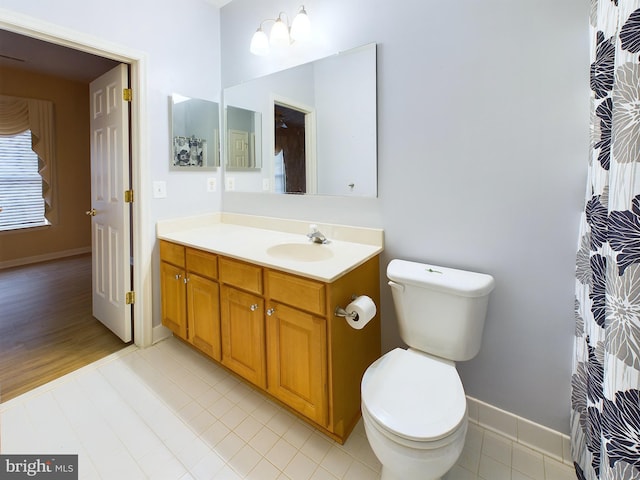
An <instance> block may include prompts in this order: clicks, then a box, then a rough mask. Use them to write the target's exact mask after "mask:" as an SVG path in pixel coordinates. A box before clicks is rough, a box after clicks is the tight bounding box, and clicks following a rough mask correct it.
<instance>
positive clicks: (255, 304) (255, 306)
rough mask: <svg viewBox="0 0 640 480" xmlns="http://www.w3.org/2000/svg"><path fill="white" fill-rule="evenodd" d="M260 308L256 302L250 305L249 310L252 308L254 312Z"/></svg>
mask: <svg viewBox="0 0 640 480" xmlns="http://www.w3.org/2000/svg"><path fill="white" fill-rule="evenodd" d="M257 309H258V304H257V303H254V304H252V305H251V306H250V307H249V310H251V311H252V312H255V311H256V310H257Z"/></svg>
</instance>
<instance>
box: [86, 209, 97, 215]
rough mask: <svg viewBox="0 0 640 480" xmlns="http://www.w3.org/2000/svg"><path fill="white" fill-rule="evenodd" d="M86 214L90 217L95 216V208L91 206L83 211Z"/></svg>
mask: <svg viewBox="0 0 640 480" xmlns="http://www.w3.org/2000/svg"><path fill="white" fill-rule="evenodd" d="M84 213H85V214H86V215H89V216H90V217H95V216H96V209H95V208H92V209H91V210H88V211H86V212H84Z"/></svg>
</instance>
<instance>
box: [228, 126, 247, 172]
mask: <svg viewBox="0 0 640 480" xmlns="http://www.w3.org/2000/svg"><path fill="white" fill-rule="evenodd" d="M229 150H230V151H229V166H230V167H242V168H244V167H248V166H249V132H244V131H242V130H229Z"/></svg>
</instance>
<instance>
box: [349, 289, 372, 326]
mask: <svg viewBox="0 0 640 480" xmlns="http://www.w3.org/2000/svg"><path fill="white" fill-rule="evenodd" d="M345 310H346V311H347V312H348V313H351V314H355V315H351V316H350V317H347V323H348V324H349V326H350V327H351V328H355V329H356V330H360V329H362V328H364V327H365V325H366V324H367V323H369V322H370V321H371V319H372V318H373V317H375V316H376V304H375V303H374V302H373V300H371V298H370V297H367V296H366V295H360V296H359V297H356V299H355V300H354V301H353V302H351V303H350V304H349V305H347V308H345Z"/></svg>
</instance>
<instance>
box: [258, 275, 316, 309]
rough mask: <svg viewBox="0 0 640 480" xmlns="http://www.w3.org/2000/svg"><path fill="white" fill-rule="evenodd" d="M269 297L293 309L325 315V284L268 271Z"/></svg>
mask: <svg viewBox="0 0 640 480" xmlns="http://www.w3.org/2000/svg"><path fill="white" fill-rule="evenodd" d="M267 285H268V296H269V298H271V299H273V300H277V301H279V302H282V303H286V304H287V305H291V306H292V307H297V308H301V309H303V310H307V311H309V312H313V313H317V314H318V315H325V313H326V298H327V297H326V287H325V284H324V283H320V282H315V281H313V280H307V279H305V278H300V277H296V276H293V275H289V274H286V273H281V272H277V271H274V270H267Z"/></svg>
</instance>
